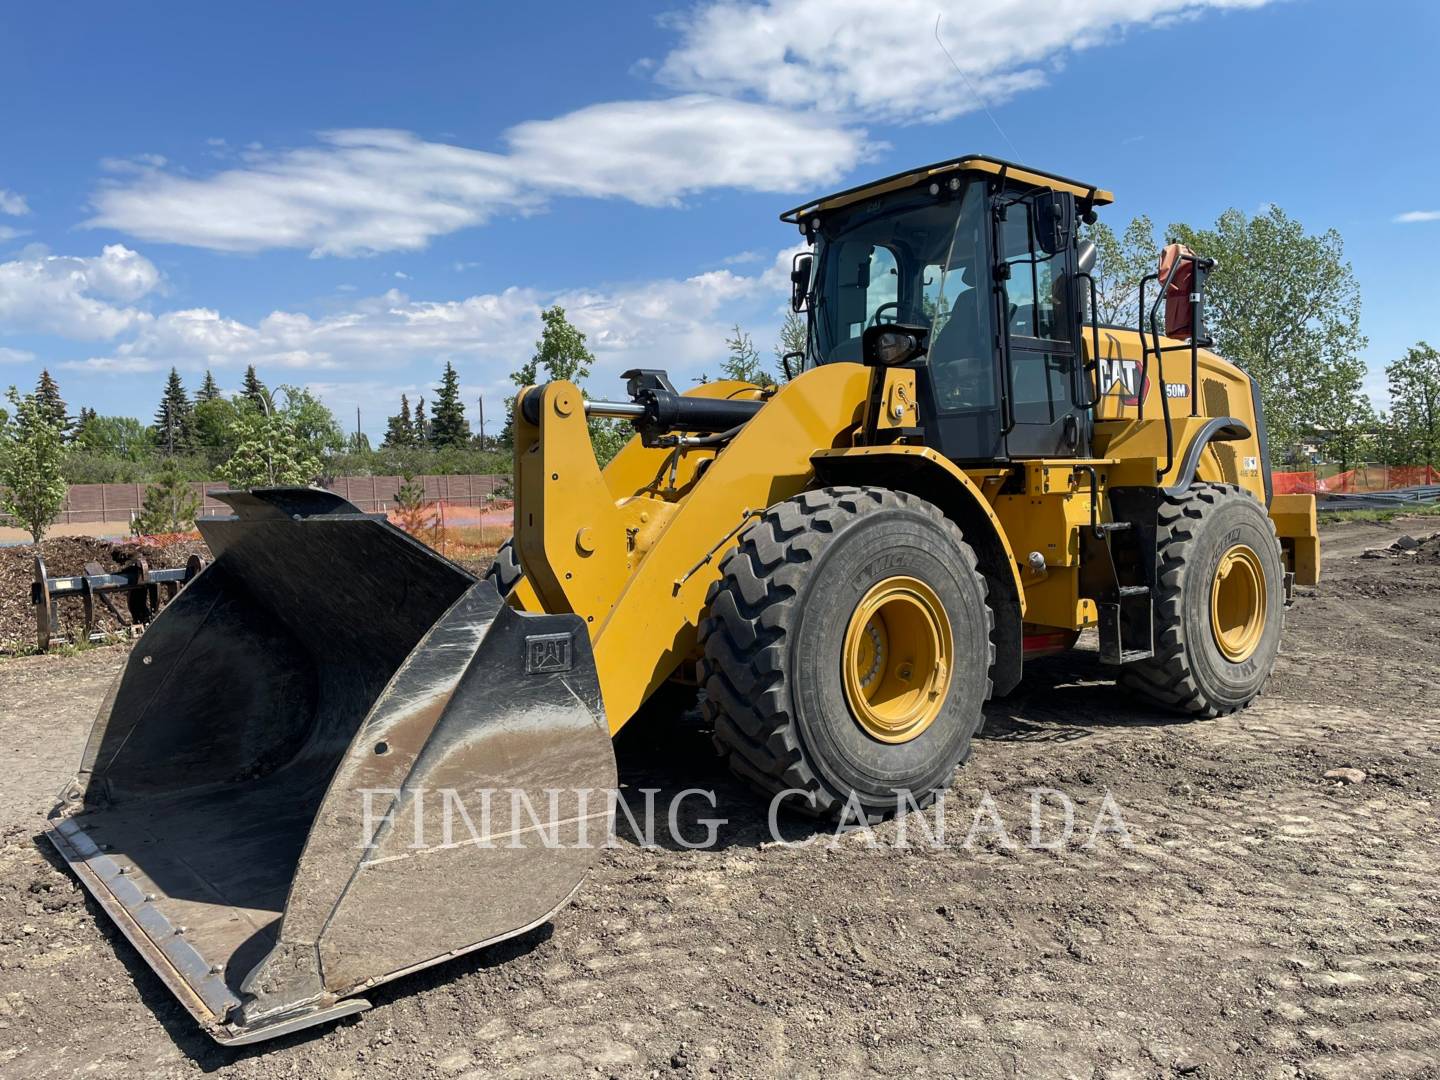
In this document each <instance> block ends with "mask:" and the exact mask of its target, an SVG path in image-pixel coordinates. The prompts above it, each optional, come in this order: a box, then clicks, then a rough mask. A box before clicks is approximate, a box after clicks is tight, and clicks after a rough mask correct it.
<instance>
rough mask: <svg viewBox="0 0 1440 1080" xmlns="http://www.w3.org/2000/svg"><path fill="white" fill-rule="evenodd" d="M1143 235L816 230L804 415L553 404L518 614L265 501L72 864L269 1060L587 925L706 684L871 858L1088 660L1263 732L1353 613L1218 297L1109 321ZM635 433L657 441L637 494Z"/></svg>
mask: <svg viewBox="0 0 1440 1080" xmlns="http://www.w3.org/2000/svg"><path fill="white" fill-rule="evenodd" d="M1110 201H1111V196H1110V194H1109V193H1108V192H1106V191H1103V190H1101V189H1099V188H1097V187H1094V186H1092V185H1089V184H1084V183H1080V182H1077V181H1074V180H1068V179H1065V178H1064V177H1060V176H1054V175H1051V174H1048V173H1044V172H1040V171H1037V170H1034V169H1027V168H1021V167H1019V166H1017V165H1013V164H1009V163H1006V162H1002V161H997V160H994V159H991V158H986V157H978V156H972V157H965V158H958V159H955V160H951V161H946V162H942V163H939V164H936V165H931V166H927V167H923V168H919V169H916V170H914V171H912V172H908V173H904V174H901V175H897V176H892V177H888V178H886V179H883V180H880V181H877V182H875V183H872V184H868V185H865V186H863V187H859V188H855V189H852V190H848V191H844V192H840V193H838V194H836V195H832V196H829V197H826V198H823V199H820V200H818V201H815V202H813V203H809V204H807V205H805V206H802V207H798V208H796V209H795V210H792V211H790V212H788V213H786V214H785V215H783V220H784V221H786V222H789V223H791V224H792V225H795V226H798V228H799V230H800V232H801V233H802V234H803V236H804V237H805V240H806V241H807V242H808V246H807V249H806V250H805V251H803V252H802V253H801V254H799V255H797V256H796V257H795V262H794V267H793V271H794V272H793V275H792V279H793V286H794V295H793V306H794V307H795V309H796V310H797V311H803V312H805V313H806V319H807V323H808V328H809V335H808V343H807V346H806V348H805V350H804V351H803V352H801V353H797V354H794V355H792V356H790V357H788V358H787V359H786V364H787V367H788V369H789V370H788V372H787V374H788V375H790V376H791V377H789V378H788V379H787V381H786V382H784V383H783V384H781V385H779V386H767V387H761V386H754V385H750V384H747V383H737V382H718V383H708V384H705V385H701V386H698V387H695V388H693V389H691V390H689V391H688V392H686V393H679V392H677V391H676V389H675V387H674V386H673V384H672V383H671V381H670V380H669V379H668V378H667V377H666V375H665V373H664V372H663V371H660V370H648V369H647V370H635V371H632V372H629V373H628V374H627V376H626V378H627V380H628V383H627V388H628V394H627V396H626V399H625V400H619V401H598V400H587V399H586V398H585V397H584V396H583V395H582V394H581V392H580V391H579V389H577V388H576V387H575V386H574V385H571V384H569V383H565V382H551V383H549V384H546V385H543V386H535V387H531V388H528V389H526V390H524V391H523V392H522V393H521V394H520V395H519V396H518V398H517V401H516V406H515V412H514V442H515V463H514V470H515V471H514V486H515V492H516V500H515V532H514V538H513V542H512V544H511V545H507V548H506V549H505V550H504V551H502V553H501V557H500V558H499V559H498V560H497V562H496V565H495V567H494V568H493V569H492V570H491V572H490V573H489V574H487V575H486V576H485V577H484V578H483V579H476V578H474V577H473V576H471V575H470V574H468V573H466V572H465V571H464V570H462V569H460V568H459V567H457V566H454V565H453V564H451V563H449V562H447V561H446V560H444V559H442V558H440V557H439V556H437V555H436V554H435V553H434V552H432V551H430V550H429V549H427V548H425V547H423V546H421V545H420V544H418V543H416V542H415V541H414V540H412V539H411V538H410V537H409V536H407V535H406V534H404V533H403V532H401V531H399V530H398V529H395V528H394V527H392V526H390V525H389V524H387V523H386V522H385V521H383V520H380V519H377V518H375V517H372V516H369V515H366V514H362V513H359V512H358V511H357V510H356V509H355V508H354V507H352V506H350V505H349V504H347V503H346V502H344V501H343V500H341V499H339V498H337V497H336V496H334V495H331V494H329V493H328V492H323V491H317V490H310V489H300V490H295V489H285V490H262V491H252V492H245V493H229V494H225V495H223V496H222V498H223V499H224V500H225V501H226V502H227V503H228V504H229V505H230V507H231V508H232V510H233V511H234V512H233V514H232V515H231V516H229V517H224V518H218V519H206V520H203V521H201V523H200V528H201V531H202V533H203V534H204V536H205V539H206V541H207V542H208V543H209V545H210V548H211V550H212V552H213V554H214V562H213V563H212V564H211V565H210V566H209V567H208V568H206V569H205V570H204V571H203V572H202V573H201V574H200V575H199V576H198V577H197V578H196V579H195V580H194V581H192V582H190V583H189V584H188V585H187V586H186V587H185V589H184V590H183V591H182V592H181V593H180V595H179V596H178V597H177V598H176V599H175V600H174V601H173V602H172V603H171V604H170V605H169V606H168V607H166V608H165V610H164V611H163V612H162V613H161V614H160V616H159V617H158V618H157V619H156V620H155V621H154V623H153V624H152V625H151V627H150V629H149V630H148V631H147V633H146V634H145V635H144V637H143V638H142V639H140V642H139V644H138V645H136V647H135V649H134V651H133V654H132V655H131V657H130V659H129V662H128V664H127V666H126V669H125V671H124V673H123V674H122V676H121V677H120V679H119V680H118V681H117V683H116V684H115V687H114V689H113V691H112V692H111V694H110V696H109V698H108V699H107V701H106V702H105V704H104V706H103V708H102V709H101V713H100V717H99V719H98V721H97V723H96V725H95V729H94V732H93V734H92V735H91V738H90V741H89V744H88V746H87V748H86V750H85V755H84V760H83V762H82V764H81V767H80V771H79V774H78V775H77V777H76V778H75V780H74V782H73V783H72V784H71V785H69V786H68V787H67V789H66V790H65V791H64V792H63V793H62V797H61V801H60V803H59V805H58V806H56V808H55V810H54V811H53V813H52V817H51V831H50V834H49V835H50V837H51V839H52V840H53V842H54V844H55V846H56V848H57V849H58V850H59V851H60V853H61V854H62V855H63V856H64V857H65V859H67V860H68V862H69V863H70V865H71V866H72V867H73V869H74V871H75V872H76V873H77V875H78V876H79V878H80V880H81V881H82V882H83V883H84V885H85V886H86V888H87V889H89V891H90V892H91V893H92V894H93V895H94V897H95V898H96V900H97V901H98V902H99V904H100V905H101V907H102V908H104V910H105V911H106V913H107V914H108V915H109V916H110V917H111V918H112V919H113V920H114V921H115V923H116V924H117V925H118V926H119V927H120V928H121V930H123V931H124V933H125V934H126V936H127V937H128V938H129V939H130V941H131V942H132V943H134V945H135V946H136V948H137V949H139V951H140V952H141V953H142V955H144V957H145V959H146V960H147V961H148V962H149V963H150V964H151V966H152V967H154V969H155V970H156V971H157V972H158V973H159V974H160V976H161V977H162V978H163V979H164V980H165V981H166V983H167V984H168V985H169V987H170V988H171V990H172V991H174V993H175V994H176V996H177V997H178V998H179V999H180V1000H181V1001H182V1002H183V1003H184V1004H185V1006H186V1007H187V1008H188V1009H189V1010H190V1012H191V1013H192V1014H194V1016H195V1017H196V1018H197V1019H198V1020H199V1021H200V1022H201V1023H202V1024H203V1025H204V1027H205V1028H206V1030H208V1031H209V1032H210V1034H211V1035H213V1036H214V1037H215V1038H216V1039H218V1040H220V1041H222V1042H225V1043H243V1042H253V1041H256V1040H260V1039H265V1038H270V1037H273V1036H276V1035H280V1034H283V1033H285V1032H289V1031H293V1030H296V1029H297V1028H302V1027H306V1026H308V1025H312V1024H316V1023H319V1022H322V1021H324V1020H327V1019H330V1018H334V1017H337V1016H343V1015H346V1014H349V1013H353V1012H356V1011H358V1010H360V1009H363V1008H365V1007H366V1005H367V1003H366V1001H365V999H364V997H363V995H364V993H365V992H366V991H367V990H368V989H369V988H370V987H372V986H374V985H375V984H377V983H380V982H383V981H385V980H388V979H393V978H395V977H397V976H399V975H403V974H405V973H407V972H410V971H414V970H415V969H417V968H421V967H424V966H426V965H430V964H434V963H438V962H440V961H443V960H445V959H447V958H449V957H453V956H456V955H458V954H461V953H464V952H467V951H469V950H473V949H477V948H480V947H482V946H484V945H487V944H490V943H492V942H495V941H499V940H501V939H503V938H507V937H511V936H514V935H516V934H518V933H521V932H522V931H524V930H526V929H528V928H530V927H533V926H535V925H537V924H539V923H542V922H544V921H545V920H547V919H549V918H550V917H551V916H552V915H553V914H554V913H555V912H556V911H557V910H558V909H559V908H560V907H561V906H563V905H564V903H565V902H566V900H567V899H568V898H569V897H570V896H571V895H572V894H573V892H574V891H575V890H576V889H577V888H578V887H579V884H580V882H581V879H582V877H583V875H584V873H585V871H586V868H587V867H588V866H589V864H590V863H591V861H592V860H593V858H594V857H595V854H596V850H597V849H598V848H599V847H600V846H602V844H603V843H604V839H605V836H606V835H607V827H608V818H609V816H610V814H611V813H612V812H613V810H614V804H613V802H612V797H613V790H614V788H615V785H616V770H615V759H614V753H613V750H612V748H611V736H612V735H613V734H614V733H615V732H616V731H618V730H619V729H620V728H621V727H623V726H624V725H625V724H626V722H627V721H629V720H630V719H631V718H632V717H633V716H635V714H636V712H637V710H638V709H639V708H640V707H641V705H642V704H643V703H644V702H645V701H646V700H647V699H648V698H650V697H651V696H652V695H654V694H655V693H656V692H657V691H658V690H660V689H661V688H662V687H665V686H667V684H668V685H672V686H674V685H680V686H686V685H688V686H690V687H692V688H697V689H698V691H699V693H700V695H701V697H702V699H703V710H704V713H705V715H706V716H707V717H708V719H709V721H710V722H711V723H712V724H713V727H714V739H715V744H716V746H717V747H718V749H719V751H720V753H721V754H722V755H723V756H724V757H725V759H726V760H727V761H728V763H729V765H730V767H731V768H732V769H733V770H734V772H735V773H736V774H738V775H739V776H740V777H742V778H744V779H745V780H746V781H748V782H749V783H750V784H751V785H753V786H754V787H755V788H757V789H758V790H759V791H760V792H762V793H764V795H766V796H769V797H772V798H773V797H777V796H783V797H784V798H785V805H786V806H788V807H792V808H794V809H797V810H802V811H805V812H809V813H812V814H815V815H819V816H828V817H837V816H838V817H842V818H843V817H844V816H847V815H849V816H851V817H852V819H853V818H855V817H860V816H863V817H866V818H874V817H878V816H881V815H884V814H886V813H892V812H895V811H896V810H897V806H905V805H915V804H919V805H923V804H924V803H925V802H926V801H927V800H929V799H930V798H932V797H933V793H934V792H935V791H937V790H939V789H943V788H944V787H945V786H946V784H948V783H949V782H950V779H951V776H952V774H953V772H954V770H955V769H956V767H957V766H958V765H959V764H960V763H961V762H963V761H964V760H965V759H966V757H967V756H968V754H969V753H970V749H971V742H972V739H973V738H974V736H975V733H976V732H977V730H978V729H979V727H980V725H981V723H982V721H983V712H982V709H983V705H984V702H985V701H986V699H987V698H989V697H990V696H991V695H992V694H1004V693H1006V692H1008V691H1009V690H1011V689H1012V688H1013V687H1014V686H1015V685H1016V684H1017V682H1018V681H1019V680H1020V677H1021V672H1022V670H1023V666H1024V663H1025V661H1026V660H1027V659H1029V658H1031V657H1034V656H1037V655H1040V654H1044V653H1050V652H1055V651H1058V650H1063V649H1068V648H1070V647H1072V646H1074V645H1075V643H1076V639H1077V637H1078V636H1079V635H1080V633H1081V632H1082V631H1084V630H1087V629H1090V630H1093V631H1095V635H1096V637H1097V639H1098V649H1099V658H1100V660H1101V661H1103V662H1104V663H1106V664H1110V665H1114V666H1115V670H1116V674H1117V676H1118V680H1119V682H1120V684H1121V685H1122V686H1124V687H1126V688H1128V689H1129V690H1131V691H1133V692H1134V693H1136V694H1138V695H1140V696H1141V697H1142V698H1144V699H1146V700H1148V701H1150V702H1153V703H1155V704H1157V705H1159V706H1162V707H1165V708H1167V709H1172V710H1175V711H1178V712H1180V713H1183V714H1187V715H1190V716H1195V717H1211V716H1217V715H1220V714H1223V713H1228V712H1231V711H1233V710H1236V709H1239V708H1242V707H1244V706H1245V705H1246V704H1247V703H1248V702H1249V701H1250V700H1251V699H1252V698H1254V697H1255V695H1256V694H1258V693H1259V692H1260V689H1261V687H1262V685H1263V684H1264V682H1265V679H1266V676H1267V675H1268V674H1269V672H1270V670H1271V667H1272V665H1273V663H1274V660H1275V655H1276V651H1277V649H1278V647H1279V639H1280V631H1281V622H1282V618H1283V613H1284V608H1285V605H1286V603H1287V601H1288V599H1289V597H1290V590H1291V586H1292V584H1293V583H1295V582H1300V583H1313V582H1314V581H1315V580H1316V578H1317V575H1318V566H1319V562H1318V554H1319V553H1318V541H1317V538H1316V529H1315V507H1314V502H1313V499H1311V498H1310V497H1308V496H1280V495H1274V494H1273V493H1272V491H1271V485H1270V472H1269V458H1268V455H1267V450H1266V445H1265V426H1264V420H1263V418H1262V416H1261V409H1260V401H1259V398H1258V396H1257V394H1256V391H1255V387H1254V385H1253V384H1252V382H1251V381H1250V380H1249V379H1248V378H1247V377H1246V375H1245V373H1244V372H1243V371H1241V370H1240V369H1239V368H1237V367H1235V366H1234V365H1233V364H1231V363H1228V362H1227V361H1225V360H1223V359H1221V358H1220V357H1219V356H1216V355H1215V354H1214V353H1213V352H1211V351H1210V350H1209V349H1208V348H1207V347H1206V346H1207V340H1206V338H1205V332H1204V319H1203V314H1204V292H1205V289H1204V285H1205V277H1206V274H1207V273H1209V272H1210V270H1211V269H1213V266H1212V264H1211V263H1210V262H1209V261H1207V260H1206V259H1204V258H1203V257H1202V256H1200V255H1196V254H1194V253H1191V252H1188V251H1184V250H1167V255H1166V259H1167V262H1166V264H1165V265H1164V266H1163V269H1162V271H1161V272H1157V274H1154V275H1151V276H1150V277H1149V278H1147V279H1146V281H1145V282H1142V284H1141V287H1140V297H1139V298H1138V311H1137V322H1136V325H1134V326H1129V327H1118V326H1101V325H1097V324H1096V323H1095V322H1094V321H1093V320H1092V319H1091V318H1090V317H1089V316H1088V315H1087V311H1094V310H1095V307H1096V305H1095V303H1094V297H1093V294H1094V282H1093V280H1092V279H1091V277H1090V263H1091V262H1092V261H1093V258H1094V254H1093V247H1092V246H1090V245H1088V244H1086V243H1084V242H1082V241H1081V239H1080V237H1079V232H1080V226H1081V223H1082V222H1084V221H1089V220H1093V215H1094V214H1095V211H1096V209H1097V208H1098V207H1100V206H1103V205H1104V204H1107V203H1109V202H1110ZM1162 305H1163V307H1164V309H1165V329H1166V330H1168V331H1169V332H1168V333H1162V329H1161V324H1160V312H1161V308H1162ZM594 416H607V417H621V418H625V419H627V420H629V421H630V422H631V423H632V424H633V425H634V428H635V437H634V438H633V439H632V440H631V441H630V442H629V443H628V445H626V446H625V447H624V449H623V450H621V452H620V453H619V455H618V456H617V457H615V459H614V460H613V461H611V462H610V464H609V465H607V466H606V467H605V468H604V469H603V470H602V469H601V468H600V467H599V466H598V465H597V464H596V460H595V457H594V454H593V452H592V449H591V444H590V439H589V435H588V430H587V418H589V417H594Z"/></svg>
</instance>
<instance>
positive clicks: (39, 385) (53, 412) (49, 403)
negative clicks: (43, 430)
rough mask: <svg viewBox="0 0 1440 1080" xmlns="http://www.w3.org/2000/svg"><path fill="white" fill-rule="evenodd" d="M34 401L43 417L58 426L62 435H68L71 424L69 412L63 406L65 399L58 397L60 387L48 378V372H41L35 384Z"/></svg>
mask: <svg viewBox="0 0 1440 1080" xmlns="http://www.w3.org/2000/svg"><path fill="white" fill-rule="evenodd" d="M35 399H36V400H37V401H38V402H40V407H41V408H42V409H44V410H45V415H46V416H48V417H50V418H51V419H52V420H54V421H55V423H57V424H59V425H60V432H61V434H62V435H66V436H68V435H69V434H70V429H71V424H70V417H69V416H68V415H67V413H68V412H69V410H68V408H67V407H66V405H65V399H64V398H62V397H61V396H60V387H59V385H58V384H57V383H56V382H55V380H54V379H53V378H51V376H50V372H49V371H48V370H43V369H42V370H41V372H40V378H39V380H38V381H37V382H36V383H35Z"/></svg>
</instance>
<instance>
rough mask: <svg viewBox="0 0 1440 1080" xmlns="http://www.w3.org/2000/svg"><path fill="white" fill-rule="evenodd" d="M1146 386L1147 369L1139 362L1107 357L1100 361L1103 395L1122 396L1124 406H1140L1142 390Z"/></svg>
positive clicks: (1121, 400)
mask: <svg viewBox="0 0 1440 1080" xmlns="http://www.w3.org/2000/svg"><path fill="white" fill-rule="evenodd" d="M1144 384H1145V369H1144V367H1143V365H1141V363H1140V361H1139V360H1127V359H1125V358H1124V357H1105V358H1102V359H1101V361H1100V386H1101V391H1100V392H1101V393H1102V394H1116V393H1118V394H1119V395H1120V402H1121V404H1123V405H1138V404H1139V403H1140V390H1141V387H1143V386H1144Z"/></svg>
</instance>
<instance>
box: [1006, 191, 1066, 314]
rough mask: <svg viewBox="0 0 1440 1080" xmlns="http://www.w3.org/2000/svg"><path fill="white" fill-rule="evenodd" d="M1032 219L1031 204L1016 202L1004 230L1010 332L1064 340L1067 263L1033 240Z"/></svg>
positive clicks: (1008, 215)
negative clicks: (1008, 274)
mask: <svg viewBox="0 0 1440 1080" xmlns="http://www.w3.org/2000/svg"><path fill="white" fill-rule="evenodd" d="M1032 221H1033V213H1032V210H1031V207H1030V205H1029V204H1028V203H1024V202H1021V203H1017V204H1015V205H1013V206H1011V207H1010V209H1009V213H1008V214H1007V215H1006V218H1005V224H1004V229H1003V232H1002V234H1001V236H1002V243H1003V245H1004V255H1003V258H1004V260H1005V262H1006V263H1008V264H1009V266H1010V279H1009V280H1008V281H1007V282H1006V288H1007V291H1008V292H1009V296H1010V310H1009V319H1010V336H1011V337H1027V338H1043V339H1046V340H1050V341H1065V340H1067V335H1066V333H1065V329H1064V328H1065V327H1066V326H1067V325H1068V323H1067V321H1066V317H1065V310H1064V288H1063V282H1064V266H1065V264H1064V261H1063V257H1062V256H1061V255H1059V254H1056V255H1047V254H1045V252H1043V251H1041V250H1040V249H1039V247H1038V246H1037V245H1036V244H1035V243H1034V228H1033V226H1032Z"/></svg>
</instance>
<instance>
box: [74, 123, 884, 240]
mask: <svg viewBox="0 0 1440 1080" xmlns="http://www.w3.org/2000/svg"><path fill="white" fill-rule="evenodd" d="M505 138H506V142H507V143H508V145H509V147H510V150H509V152H508V153H501V154H497V153H490V152H487V151H481V150H472V149H468V148H466V147H462V146H454V145H451V144H448V143H438V142H428V141H426V140H424V139H421V138H420V137H419V136H417V135H414V134H411V133H409V132H404V131H385V130H347V131H332V132H327V133H324V134H322V135H321V136H320V140H319V142H318V144H317V145H314V146H310V147H305V148H301V149H296V150H288V151H283V152H268V151H256V152H252V153H250V154H249V155H248V158H247V161H246V162H245V164H243V165H239V166H236V167H234V168H231V169H226V170H223V171H221V172H217V173H214V174H213V175H210V176H206V177H198V178H197V177H192V176H187V175H181V174H179V173H176V172H167V171H165V170H164V169H162V168H160V167H158V166H152V165H147V164H140V165H136V164H135V163H134V162H133V161H132V162H131V163H129V165H128V166H127V167H128V168H130V169H131V170H133V175H124V176H120V177H117V178H115V179H112V180H111V181H110V182H108V183H107V184H106V185H104V186H102V187H101V188H100V189H99V190H98V191H97V192H96V193H95V196H94V198H93V203H94V206H95V215H94V217H92V218H91V219H90V221H89V222H88V223H87V224H89V225H91V226H103V227H107V228H114V229H119V230H121V231H123V232H126V233H128V234H131V235H133V236H138V237H141V238H143V239H146V240H153V241H160V242H164V243H178V244H189V245H194V246H198V247H206V248H212V249H217V250H221V251H260V250H263V249H267V248H303V249H309V250H310V251H311V253H312V254H315V255H356V254H364V253H369V252H378V251H413V250H417V249H420V248H423V247H425V246H426V244H428V243H429V241H430V240H431V239H432V238H434V237H436V236H441V235H444V234H446V233H451V232H454V231H456V230H458V229H462V228H467V227H470V226H474V225H479V224H482V223H483V222H485V221H486V220H487V219H489V218H490V217H491V216H493V215H494V214H496V213H499V212H502V211H527V210H533V209H535V208H537V207H539V206H541V205H543V204H544V203H545V201H546V200H547V199H549V198H551V197H554V196H557V195H582V196H590V197H601V198H623V199H629V200H631V201H634V202H638V203H642V204H645V205H658V204H672V203H674V202H676V201H677V200H678V199H679V198H680V197H681V196H683V195H685V194H687V193H690V192H694V191H700V190H702V189H705V188H710V187H736V188H745V189H750V190H765V191H796V190H800V189H802V188H805V187H808V186H813V185H815V184H819V183H823V182H827V181H830V180H832V179H834V178H835V177H837V176H838V175H839V174H840V173H841V172H842V171H843V170H844V169H846V168H848V167H849V166H850V165H851V164H853V163H854V162H855V161H856V160H858V159H859V158H860V157H861V156H862V155H863V154H864V153H865V143H864V140H863V138H862V137H861V136H860V135H859V134H858V133H855V132H851V131H846V130H843V129H841V128H839V127H837V126H835V125H834V124H832V123H829V122H817V121H816V120H815V119H814V118H813V117H809V116H805V115H802V114H797V113H791V112H787V111H785V110H783V109H777V108H774V107H771V106H768V105H760V104H754V103H745V102H735V101H725V100H720V99H716V98H710V97H706V96H703V95H685V96H682V97H677V98H671V99H668V100H661V101H636V102H610V103H607V104H602V105H594V106H590V107H589V108H585V109H580V110H578V111H576V112H573V113H570V114H568V115H566V116H561V117H559V118H557V119H553V120H542V121H531V122H528V123H524V124H520V125H518V126H517V127H515V128H512V129H511V130H510V131H509V132H507V133H506V136H505Z"/></svg>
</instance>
